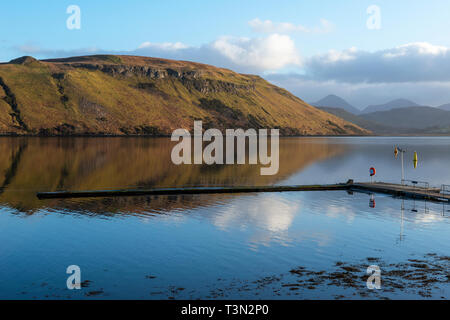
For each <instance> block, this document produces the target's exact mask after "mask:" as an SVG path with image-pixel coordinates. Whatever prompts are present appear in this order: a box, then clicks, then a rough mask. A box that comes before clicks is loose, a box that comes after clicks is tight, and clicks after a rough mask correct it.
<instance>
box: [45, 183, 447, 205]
mask: <svg viewBox="0 0 450 320" xmlns="http://www.w3.org/2000/svg"><path fill="white" fill-rule="evenodd" d="M335 190H347V191H353V192H365V193H385V194H390V195H393V196H397V197H404V198H411V199H423V200H430V201H436V202H450V194H444V193H441V189H439V188H425V187H417V186H409V185H401V184H394V183H384V182H373V183H371V182H356V183H354V182H353V181H352V180H349V181H348V182H347V183H340V184H328V185H295V186H240V187H239V186H237V187H199V188H159V189H122V190H91V191H55V192H38V193H37V197H38V198H39V199H63V198H94V197H126V196H149V195H188V194H190V195H194V194H225V193H258V192H301V191H335Z"/></svg>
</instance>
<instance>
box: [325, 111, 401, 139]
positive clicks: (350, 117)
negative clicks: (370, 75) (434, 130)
mask: <svg viewBox="0 0 450 320" xmlns="http://www.w3.org/2000/svg"><path fill="white" fill-rule="evenodd" d="M319 109H321V110H323V111H326V112H328V113H331V114H333V115H335V116H337V117H339V118H341V119H343V120H345V121H348V122H351V123H353V124H355V125H357V126H359V127H361V128H364V129H367V130H370V131H372V132H373V133H376V134H389V133H404V131H405V130H399V129H398V128H395V127H388V126H384V125H382V124H380V123H377V122H374V121H370V120H367V119H364V118H363V117H362V116H357V115H354V114H353V113H350V112H347V111H346V110H344V109H341V108H329V107H320V108H319Z"/></svg>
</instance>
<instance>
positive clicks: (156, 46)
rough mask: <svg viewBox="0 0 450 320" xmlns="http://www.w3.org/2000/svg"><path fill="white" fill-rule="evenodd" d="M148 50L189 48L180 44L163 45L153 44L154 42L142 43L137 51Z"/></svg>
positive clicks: (168, 43)
mask: <svg viewBox="0 0 450 320" xmlns="http://www.w3.org/2000/svg"><path fill="white" fill-rule="evenodd" d="M146 48H147V49H149V48H155V49H159V50H180V49H187V48H189V46H188V45H186V44H184V43H181V42H175V43H173V42H163V43H155V42H148V41H146V42H143V43H142V44H141V45H140V46H139V47H138V49H146Z"/></svg>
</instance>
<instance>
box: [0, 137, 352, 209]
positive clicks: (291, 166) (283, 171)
mask: <svg viewBox="0 0 450 320" xmlns="http://www.w3.org/2000/svg"><path fill="white" fill-rule="evenodd" d="M174 144H175V143H172V142H171V141H170V139H166V138H157V139H155V138H17V137H16V138H0V186H1V187H0V203H2V204H3V205H6V206H9V207H12V208H16V209H18V210H20V211H24V212H27V213H28V214H30V213H33V212H34V211H35V210H37V209H39V208H42V207H55V206H56V207H60V206H62V207H68V208H74V207H75V208H77V209H79V210H80V209H82V210H88V211H91V212H99V213H102V212H104V207H105V205H106V206H109V207H111V206H117V208H118V209H120V210H122V211H133V201H134V200H133V199H102V200H80V201H77V202H70V201H69V202H65V201H40V200H37V199H36V197H35V193H36V192H38V191H44V190H47V191H53V190H95V189H115V188H131V187H146V188H151V187H178V186H212V185H213V186H226V185H228V186H230V185H268V184H274V183H277V182H280V181H282V180H283V179H285V178H286V177H288V176H290V175H292V174H293V173H295V172H298V171H301V170H302V169H304V168H305V167H307V166H308V165H310V164H312V163H314V162H316V161H320V160H323V159H327V158H330V157H333V156H336V155H338V154H340V153H343V152H345V150H346V149H348V147H346V146H342V145H334V144H316V143H311V139H305V140H293V139H281V146H280V170H279V173H278V174H277V175H274V176H261V175H260V167H259V166H258V165H224V166H208V165H181V166H175V165H173V164H172V162H171V159H170V154H171V150H172V147H173V145H174ZM169 200H170V201H166V199H164V200H163V201H160V200H158V198H148V201H149V202H152V203H156V205H157V206H166V209H172V208H177V207H180V208H189V207H193V206H194V207H195V206H198V205H202V204H203V205H204V204H205V203H204V202H203V203H198V202H197V201H196V200H195V198H193V197H189V196H180V197H174V198H172V199H169ZM202 201H205V199H202Z"/></svg>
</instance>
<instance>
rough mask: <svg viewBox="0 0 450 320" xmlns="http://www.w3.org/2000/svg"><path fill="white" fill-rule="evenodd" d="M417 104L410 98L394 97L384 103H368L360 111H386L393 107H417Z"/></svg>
mask: <svg viewBox="0 0 450 320" xmlns="http://www.w3.org/2000/svg"><path fill="white" fill-rule="evenodd" d="M418 106H419V105H418V104H417V103H415V102H413V101H411V100H407V99H396V100H392V101H389V102H387V103H385V104H378V105H370V106H368V107H366V108H365V109H363V110H362V113H371V112H377V111H388V110H392V109H395V108H406V107H418Z"/></svg>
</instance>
